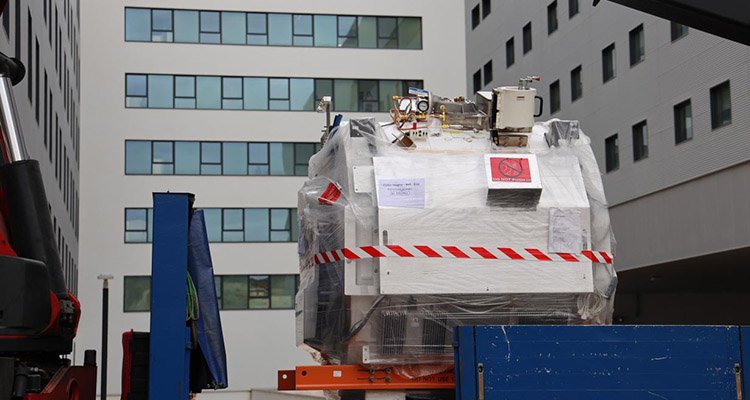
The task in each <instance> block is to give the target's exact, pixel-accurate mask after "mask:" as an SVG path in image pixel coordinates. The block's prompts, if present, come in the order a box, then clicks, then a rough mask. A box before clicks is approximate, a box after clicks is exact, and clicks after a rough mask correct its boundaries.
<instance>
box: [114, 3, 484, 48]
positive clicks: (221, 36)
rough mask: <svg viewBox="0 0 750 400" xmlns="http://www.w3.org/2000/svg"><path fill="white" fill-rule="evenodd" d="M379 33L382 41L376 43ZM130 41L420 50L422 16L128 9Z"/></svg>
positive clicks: (126, 28)
mask: <svg viewBox="0 0 750 400" xmlns="http://www.w3.org/2000/svg"><path fill="white" fill-rule="evenodd" d="M477 7H479V6H477ZM477 12H478V8H477ZM477 16H478V15H477ZM376 27H377V30H378V32H377V33H376V31H375V30H376ZM378 34H379V35H380V39H381V40H379V41H376V40H375V37H376V35H378ZM125 40H127V41H136V42H173V43H204V44H240V45H254V46H267V45H271V46H302V47H310V46H315V47H370V48H375V47H378V48H394V49H421V48H422V19H421V18H419V17H376V16H351V15H325V14H319V15H311V14H282V13H253V12H247V13H246V12H235V11H200V10H171V9H150V8H134V7H127V8H125Z"/></svg>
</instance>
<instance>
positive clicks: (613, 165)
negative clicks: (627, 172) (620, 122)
mask: <svg viewBox="0 0 750 400" xmlns="http://www.w3.org/2000/svg"><path fill="white" fill-rule="evenodd" d="M610 143H612V146H611V147H610ZM611 149H614V151H611ZM610 156H612V158H610ZM618 169H620V139H619V134H617V133H615V134H613V135H610V136H608V137H607V138H605V139H604V170H605V172H606V173H607V174H608V173H610V172H614V171H617V170H618Z"/></svg>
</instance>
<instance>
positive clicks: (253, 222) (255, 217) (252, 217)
mask: <svg viewBox="0 0 750 400" xmlns="http://www.w3.org/2000/svg"><path fill="white" fill-rule="evenodd" d="M269 228H270V227H269V220H268V209H267V208H246V209H245V241H247V242H267V241H268V231H269Z"/></svg>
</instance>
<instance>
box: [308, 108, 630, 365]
mask: <svg viewBox="0 0 750 400" xmlns="http://www.w3.org/2000/svg"><path fill="white" fill-rule="evenodd" d="M400 135H401V132H400V131H399V130H398V129H397V127H396V126H394V124H382V123H378V122H376V121H375V120H374V119H360V120H351V121H346V122H344V123H343V124H341V125H340V126H339V127H337V128H335V129H334V130H333V131H332V132H331V134H330V136H329V138H328V140H327V141H326V143H325V145H324V146H323V147H322V149H321V150H320V151H319V152H318V153H317V154H315V155H314V156H313V157H312V159H311V160H310V168H309V180H308V181H307V182H306V183H305V184H304V186H303V187H302V189H301V190H300V191H299V198H298V213H299V222H300V239H299V244H298V252H299V260H300V287H299V291H298V294H297V298H296V318H297V321H296V326H297V341H298V345H299V346H302V347H304V348H305V349H307V350H308V351H310V352H311V353H312V354H313V356H314V357H315V358H316V359H317V360H318V361H319V362H321V363H325V364H338V363H341V364H365V365H368V364H369V365H378V366H395V367H399V366H400V368H402V370H401V373H405V374H407V375H411V376H420V375H427V374H430V373H434V372H436V371H435V370H434V368H435V365H438V366H439V365H452V360H453V347H452V329H453V327H455V326H457V325H465V324H472V325H480V324H567V325H586V324H609V323H611V318H612V309H613V301H614V295H615V288H616V284H617V278H616V274H615V272H614V268H613V265H612V264H611V263H610V264H607V263H593V262H592V261H590V260H589V259H588V258H586V257H583V256H581V253H582V252H583V253H585V252H586V251H587V250H594V251H597V252H606V253H608V254H612V253H613V250H614V249H613V246H614V239H613V236H612V232H611V229H610V222H609V213H608V211H607V202H606V199H605V196H604V190H603V186H602V181H601V177H600V172H599V168H598V166H597V163H596V160H595V158H594V154H593V152H592V150H591V147H590V140H589V138H588V137H587V136H586V135H584V134H583V132H581V131H580V130H579V128H578V122H577V121H560V120H552V121H548V122H546V123H538V124H536V125H535V126H534V127H533V130H532V132H531V134H530V135H529V145H528V146H526V147H523V148H519V147H514V148H502V147H496V146H494V145H492V144H491V142H490V140H489V136H488V135H489V133H488V132H486V131H477V130H451V129H450V128H448V127H446V126H445V125H444V126H442V127H441V126H440V124H437V127H436V128H434V130H433V131H431V133H430V134H429V135H427V136H425V137H424V138H421V139H422V140H414V144H413V145H412V146H411V147H409V148H405V147H404V146H403V144H402V143H401V142H400V141H399V139H398V138H399V136H400ZM498 171H499V173H501V174H505V175H502V178H503V179H496V176H495V175H496V174H497V173H498ZM367 246H373V247H372V248H368V247H367ZM388 246H390V247H388ZM422 246H424V247H422ZM363 247H365V248H366V252H367V253H368V255H370V256H368V257H365V256H363V257H357V253H354V252H351V253H344V252H343V251H342V250H343V249H359V253H358V254H360V255H362V254H364V253H362V248H363ZM378 249H381V250H382V251H378ZM385 249H392V250H391V251H388V252H386V251H385ZM420 249H422V250H425V251H422V250H420ZM426 249H430V250H431V251H432V252H430V251H426ZM502 249H505V250H506V252H502ZM508 249H510V250H513V251H517V253H516V255H518V256H519V257H513V256H512V255H513V253H509V252H507V250H508ZM527 249H531V250H532V251H533V250H534V249H536V250H539V251H540V252H542V253H543V254H542V255H544V254H559V253H564V254H572V255H575V256H576V257H575V260H576V261H575V262H570V260H568V261H565V260H562V259H560V258H559V257H554V258H553V259H551V260H544V259H543V258H542V259H535V260H532V261H530V260H528V258H529V254H531V255H533V252H532V253H529V251H528V250H527ZM352 251H353V250H352ZM524 251H525V253H524ZM326 252H328V253H326ZM324 253H325V254H324ZM433 253H434V254H433ZM508 254H510V255H511V257H508ZM373 255H374V256H373ZM521 255H526V256H527V257H525V258H526V259H523V260H522V259H515V258H522V257H520V256H521ZM381 256H382V257H381ZM532 258H533V257H532ZM407 365H408V367H407ZM420 365H422V366H423V368H420Z"/></svg>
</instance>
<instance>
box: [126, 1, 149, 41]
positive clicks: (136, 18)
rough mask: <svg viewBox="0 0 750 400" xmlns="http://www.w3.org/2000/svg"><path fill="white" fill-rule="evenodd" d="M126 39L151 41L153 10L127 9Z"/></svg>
mask: <svg viewBox="0 0 750 400" xmlns="http://www.w3.org/2000/svg"><path fill="white" fill-rule="evenodd" d="M125 40H134V41H145V42H148V41H151V10H148V9H142V8H126V9H125Z"/></svg>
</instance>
